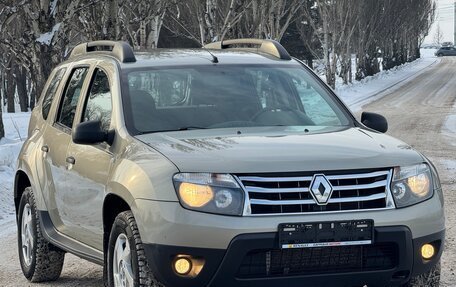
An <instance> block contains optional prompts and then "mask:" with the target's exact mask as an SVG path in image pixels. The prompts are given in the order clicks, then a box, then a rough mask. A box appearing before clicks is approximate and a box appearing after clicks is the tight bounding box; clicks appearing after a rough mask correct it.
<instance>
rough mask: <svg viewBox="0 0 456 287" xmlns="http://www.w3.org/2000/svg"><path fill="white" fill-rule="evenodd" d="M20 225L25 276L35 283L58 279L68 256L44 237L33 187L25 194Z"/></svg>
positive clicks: (20, 243) (20, 256)
mask: <svg viewBox="0 0 456 287" xmlns="http://www.w3.org/2000/svg"><path fill="white" fill-rule="evenodd" d="M17 224H18V225H17V243H18V248H19V261H20V264H21V268H22V273H24V276H25V277H26V278H27V279H28V280H30V281H31V282H45V281H54V280H57V279H58V278H59V277H60V273H61V272H62V267H63V261H64V259H65V253H64V252H63V251H62V250H60V249H59V248H57V247H55V246H53V245H52V244H50V243H49V242H47V241H46V239H45V238H44V237H43V235H42V233H41V226H40V219H39V217H38V212H37V210H36V205H35V197H34V195H33V191H32V189H31V188H30V187H27V188H26V189H25V190H24V193H23V194H22V197H21V202H20V204H19V210H18V221H17Z"/></svg>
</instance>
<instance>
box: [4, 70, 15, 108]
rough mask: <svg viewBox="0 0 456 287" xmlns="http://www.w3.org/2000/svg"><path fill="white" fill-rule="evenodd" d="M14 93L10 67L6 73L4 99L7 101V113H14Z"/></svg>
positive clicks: (13, 80)
mask: <svg viewBox="0 0 456 287" xmlns="http://www.w3.org/2000/svg"><path fill="white" fill-rule="evenodd" d="M15 92H16V80H15V79H14V76H13V72H12V67H11V66H10V69H9V70H8V71H7V73H6V99H7V109H6V110H7V112H8V113H14V112H15V107H14V106H15V105H14V94H15Z"/></svg>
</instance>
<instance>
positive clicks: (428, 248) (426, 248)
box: [421, 244, 435, 259]
mask: <svg viewBox="0 0 456 287" xmlns="http://www.w3.org/2000/svg"><path fill="white" fill-rule="evenodd" d="M434 254H435V248H434V246H432V245H431V244H424V245H423V246H422V247H421V256H422V257H423V258H424V259H431V258H432V256H434Z"/></svg>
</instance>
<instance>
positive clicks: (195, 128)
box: [178, 126, 207, 131]
mask: <svg viewBox="0 0 456 287" xmlns="http://www.w3.org/2000/svg"><path fill="white" fill-rule="evenodd" d="M205 129H207V128H203V127H194V126H188V127H182V128H179V129H178V131H188V130H205Z"/></svg>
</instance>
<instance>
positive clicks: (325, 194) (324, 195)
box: [309, 174, 333, 205]
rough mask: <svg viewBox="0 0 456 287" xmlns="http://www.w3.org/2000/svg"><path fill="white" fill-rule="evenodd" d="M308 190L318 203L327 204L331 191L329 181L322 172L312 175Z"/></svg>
mask: <svg viewBox="0 0 456 287" xmlns="http://www.w3.org/2000/svg"><path fill="white" fill-rule="evenodd" d="M309 190H310V194H312V197H313V198H314V200H315V202H316V203H317V204H318V205H327V204H328V201H329V199H330V198H331V195H332V193H333V187H332V185H331V183H330V182H329V180H328V179H327V178H326V176H325V175H323V174H316V175H314V177H313V179H312V182H311V183H310V188H309Z"/></svg>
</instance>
